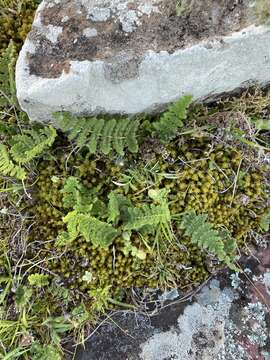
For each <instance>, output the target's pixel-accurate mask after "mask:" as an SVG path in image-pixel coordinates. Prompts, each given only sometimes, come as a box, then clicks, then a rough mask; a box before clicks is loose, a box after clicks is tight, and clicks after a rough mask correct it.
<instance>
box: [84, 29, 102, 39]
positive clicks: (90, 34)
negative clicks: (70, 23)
mask: <svg viewBox="0 0 270 360" xmlns="http://www.w3.org/2000/svg"><path fill="white" fill-rule="evenodd" d="M97 34H98V32H97V30H96V29H95V28H86V29H84V30H83V35H84V36H86V37H88V38H90V37H95V36H97Z"/></svg>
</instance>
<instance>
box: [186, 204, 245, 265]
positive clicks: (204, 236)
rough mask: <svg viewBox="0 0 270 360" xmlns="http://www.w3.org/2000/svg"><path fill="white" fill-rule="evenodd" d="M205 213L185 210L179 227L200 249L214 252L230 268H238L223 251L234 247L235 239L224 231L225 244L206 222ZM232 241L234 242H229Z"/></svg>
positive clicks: (231, 258) (216, 231) (229, 255)
mask: <svg viewBox="0 0 270 360" xmlns="http://www.w3.org/2000/svg"><path fill="white" fill-rule="evenodd" d="M207 217H208V216H207V214H198V215H197V214H196V213H195V211H191V212H186V213H184V214H183V216H182V223H181V228H182V229H184V231H185V235H186V236H188V237H191V241H192V242H193V243H195V244H197V245H198V246H200V247H201V248H202V249H207V250H208V251H210V252H212V253H213V254H215V255H216V256H217V257H218V258H219V259H220V260H221V261H224V262H225V263H226V265H227V266H229V267H230V268H231V269H232V270H239V269H237V267H236V266H235V265H234V264H233V257H232V256H231V254H230V253H227V252H226V251H225V248H226V250H229V251H230V252H231V250H232V249H233V248H236V245H235V240H234V239H233V238H231V237H229V235H228V232H227V231H226V234H225V235H226V238H225V242H226V246H225V242H224V240H223V239H222V238H221V233H219V232H218V230H215V229H213V227H212V224H210V223H209V222H207ZM231 242H234V244H231Z"/></svg>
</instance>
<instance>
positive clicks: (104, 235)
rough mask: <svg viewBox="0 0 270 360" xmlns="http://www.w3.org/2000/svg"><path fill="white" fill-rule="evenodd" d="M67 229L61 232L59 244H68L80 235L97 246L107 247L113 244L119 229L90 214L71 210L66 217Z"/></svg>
mask: <svg viewBox="0 0 270 360" xmlns="http://www.w3.org/2000/svg"><path fill="white" fill-rule="evenodd" d="M63 221H64V222H65V223H67V231H66V232H63V233H61V234H60V236H59V237H58V240H57V245H59V246H63V245H68V244H70V243H71V242H73V241H74V240H76V238H78V237H79V236H82V237H83V238H84V239H85V240H86V241H88V242H91V243H92V244H93V245H95V246H100V247H103V248H106V247H108V246H110V245H111V243H112V242H113V240H114V239H115V237H116V236H117V234H118V231H117V230H116V229H115V228H114V227H112V226H111V225H110V224H108V223H106V222H103V221H100V220H98V219H96V218H95V217H93V216H91V215H89V214H79V213H78V212H77V211H75V210H74V211H71V212H69V213H68V214H67V216H65V217H64V219H63Z"/></svg>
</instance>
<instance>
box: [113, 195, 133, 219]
mask: <svg viewBox="0 0 270 360" xmlns="http://www.w3.org/2000/svg"><path fill="white" fill-rule="evenodd" d="M108 198H109V204H108V222H112V223H117V222H118V221H119V219H120V218H122V220H123V219H125V212H126V211H125V210H126V209H127V208H128V207H130V206H131V202H130V200H129V199H128V198H126V197H125V196H124V195H122V194H119V193H118V192H116V191H111V192H110V194H109V196H108Z"/></svg>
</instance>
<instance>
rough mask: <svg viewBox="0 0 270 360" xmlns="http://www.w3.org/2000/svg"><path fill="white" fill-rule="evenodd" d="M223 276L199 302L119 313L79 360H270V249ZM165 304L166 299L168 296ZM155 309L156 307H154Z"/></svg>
mask: <svg viewBox="0 0 270 360" xmlns="http://www.w3.org/2000/svg"><path fill="white" fill-rule="evenodd" d="M242 267H243V272H242V273H239V274H237V273H235V274H229V273H227V272H222V273H220V274H219V275H218V276H217V277H216V278H215V279H212V280H210V281H209V283H208V284H207V285H205V286H204V287H203V288H202V289H201V291H197V292H194V296H186V297H185V296H183V294H180V293H179V296H178V297H177V298H175V293H176V290H174V291H173V292H172V293H169V294H167V298H169V297H170V296H168V295H173V297H174V300H173V301H165V302H162V301H161V300H162V299H161V298H159V300H160V301H159V300H157V301H156V306H157V308H158V307H159V306H161V307H162V309H161V310H160V311H159V312H157V313H156V314H155V315H153V313H152V314H151V311H150V312H149V313H148V315H144V314H140V313H133V312H126V311H122V312H121V311H117V312H115V313H112V314H110V316H108V318H107V319H104V321H103V322H102V323H101V324H100V325H99V326H98V328H97V329H95V330H94V331H93V333H92V335H91V334H90V335H89V340H88V341H87V343H86V348H85V350H84V349H83V348H79V349H78V351H77V354H76V357H75V359H76V360H172V359H174V360H269V359H270V317H269V310H270V289H269V286H270V248H268V249H267V248H265V249H262V250H260V251H258V252H257V253H254V256H250V257H248V258H245V259H244V260H243V262H242ZM163 299H164V296H163ZM151 304H153V302H152V303H151Z"/></svg>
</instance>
